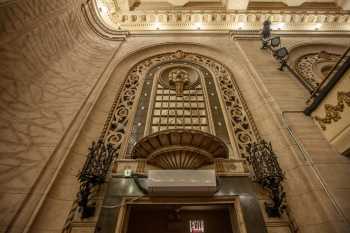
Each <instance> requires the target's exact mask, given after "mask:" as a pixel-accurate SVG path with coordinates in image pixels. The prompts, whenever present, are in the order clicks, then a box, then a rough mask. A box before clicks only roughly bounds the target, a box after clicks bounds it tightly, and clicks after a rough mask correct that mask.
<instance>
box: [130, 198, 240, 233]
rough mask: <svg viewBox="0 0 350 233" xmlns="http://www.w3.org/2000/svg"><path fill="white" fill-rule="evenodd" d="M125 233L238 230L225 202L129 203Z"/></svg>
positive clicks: (233, 232)
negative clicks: (195, 203)
mask: <svg viewBox="0 0 350 233" xmlns="http://www.w3.org/2000/svg"><path fill="white" fill-rule="evenodd" d="M128 214H129V221H128V226H127V231H126V232H127V233H140V232H142V233H237V232H238V231H237V230H235V229H237V226H235V225H236V224H234V223H232V221H231V219H234V217H233V208H232V206H228V205H207V206H204V205H178V204H176V205H175V204H165V205H131V206H129V208H128Z"/></svg>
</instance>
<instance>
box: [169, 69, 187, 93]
mask: <svg viewBox="0 0 350 233" xmlns="http://www.w3.org/2000/svg"><path fill="white" fill-rule="evenodd" d="M189 81H190V78H189V74H188V73H187V71H186V70H183V69H173V70H172V71H170V73H169V85H175V90H176V95H177V96H183V91H184V87H185V85H187V84H188V82H189Z"/></svg>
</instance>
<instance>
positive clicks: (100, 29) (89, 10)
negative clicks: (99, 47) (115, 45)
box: [81, 0, 128, 41]
mask: <svg viewBox="0 0 350 233" xmlns="http://www.w3.org/2000/svg"><path fill="white" fill-rule="evenodd" d="M81 12H82V14H83V16H84V18H85V21H86V23H87V24H88V26H89V27H90V28H91V30H92V31H94V32H95V33H96V34H97V35H98V36H100V37H101V38H103V39H106V40H111V41H123V40H125V39H126V36H127V35H128V31H124V30H114V29H111V28H109V27H108V26H106V25H105V24H104V22H103V20H101V18H100V17H99V15H98V14H96V12H97V11H96V8H95V5H94V2H93V1H92V0H87V1H86V3H83V4H82V5H81Z"/></svg>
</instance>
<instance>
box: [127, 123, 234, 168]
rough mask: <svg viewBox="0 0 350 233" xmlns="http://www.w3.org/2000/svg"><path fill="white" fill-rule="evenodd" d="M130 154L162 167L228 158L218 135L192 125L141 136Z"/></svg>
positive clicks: (199, 165)
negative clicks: (196, 128)
mask: <svg viewBox="0 0 350 233" xmlns="http://www.w3.org/2000/svg"><path fill="white" fill-rule="evenodd" d="M132 155H133V157H134V158H139V159H146V160H147V163H150V164H152V165H156V166H158V167H161V168H164V169H196V168H199V167H201V166H203V165H206V164H211V163H213V162H214V159H215V158H228V149H227V147H226V145H225V143H224V142H223V141H222V140H221V139H219V138H218V137H216V136H214V135H211V134H208V133H205V132H202V131H199V130H192V129H170V130H164V131H159V132H156V133H154V134H151V135H149V136H147V137H144V138H142V139H141V140H140V141H139V142H138V143H137V144H136V145H135V147H134V149H133V151H132Z"/></svg>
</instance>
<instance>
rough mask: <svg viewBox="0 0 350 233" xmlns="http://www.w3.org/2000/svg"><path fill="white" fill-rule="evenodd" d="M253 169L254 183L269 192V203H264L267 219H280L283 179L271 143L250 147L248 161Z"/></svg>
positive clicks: (261, 143)
mask: <svg viewBox="0 0 350 233" xmlns="http://www.w3.org/2000/svg"><path fill="white" fill-rule="evenodd" d="M248 161H249V163H250V165H251V166H252V168H253V171H254V175H255V179H256V181H257V182H258V183H259V184H261V185H262V187H263V188H265V189H266V190H268V191H269V193H270V198H271V201H269V202H265V210H266V212H267V214H268V216H269V217H280V216H281V214H282V213H283V210H284V209H285V208H286V205H285V204H284V199H285V192H283V187H282V185H281V182H282V181H283V179H284V175H283V172H282V169H281V168H280V166H279V164H278V161H277V157H276V155H275V153H274V152H273V151H272V146H271V143H267V142H266V141H264V140H261V141H260V142H257V143H253V144H252V145H251V146H250V155H249V159H248Z"/></svg>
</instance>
